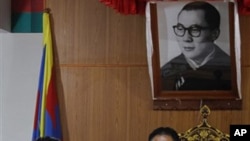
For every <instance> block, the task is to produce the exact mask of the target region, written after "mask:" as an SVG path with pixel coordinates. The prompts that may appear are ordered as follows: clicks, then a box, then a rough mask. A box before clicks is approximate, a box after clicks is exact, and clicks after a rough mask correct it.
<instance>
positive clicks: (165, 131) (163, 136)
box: [148, 127, 179, 141]
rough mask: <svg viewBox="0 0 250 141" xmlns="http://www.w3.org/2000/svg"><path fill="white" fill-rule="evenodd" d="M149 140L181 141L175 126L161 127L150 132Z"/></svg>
mask: <svg viewBox="0 0 250 141" xmlns="http://www.w3.org/2000/svg"><path fill="white" fill-rule="evenodd" d="M148 141H179V136H178V133H177V132H176V131H175V130H174V129H173V128H170V127H159V128H156V129H155V130H154V131H152V132H151V133H150V135H149V137H148Z"/></svg>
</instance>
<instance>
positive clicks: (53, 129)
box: [32, 12, 62, 141]
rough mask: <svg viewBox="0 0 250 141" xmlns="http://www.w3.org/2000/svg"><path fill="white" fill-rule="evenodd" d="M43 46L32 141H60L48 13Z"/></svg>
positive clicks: (45, 21) (44, 25)
mask: <svg viewBox="0 0 250 141" xmlns="http://www.w3.org/2000/svg"><path fill="white" fill-rule="evenodd" d="M43 46H44V48H43V55H42V61H41V67H40V76H39V84H38V92H37V101H36V102H37V103H36V110H35V119H34V129H33V137H32V141H38V140H46V139H48V138H50V140H53V139H54V140H55V141H61V140H62V133H61V124H60V117H59V104H58V99H57V92H56V83H55V72H54V64H53V48H52V39H51V29H50V18H49V13H48V12H44V13H43Z"/></svg>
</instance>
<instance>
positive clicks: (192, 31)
mask: <svg viewBox="0 0 250 141" xmlns="http://www.w3.org/2000/svg"><path fill="white" fill-rule="evenodd" d="M173 29H174V33H175V35H177V36H179V37H183V36H184V35H185V33H186V30H187V31H188V34H189V35H191V36H192V37H200V35H201V31H202V30H206V29H209V27H202V26H198V25H193V26H190V27H184V26H183V25H182V24H177V25H174V26H173Z"/></svg>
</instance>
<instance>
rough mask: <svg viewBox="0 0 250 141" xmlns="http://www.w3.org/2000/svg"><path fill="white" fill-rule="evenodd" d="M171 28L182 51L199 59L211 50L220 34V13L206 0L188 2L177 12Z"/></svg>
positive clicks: (191, 57)
mask: <svg viewBox="0 0 250 141" xmlns="http://www.w3.org/2000/svg"><path fill="white" fill-rule="evenodd" d="M173 28H174V32H175V35H176V37H177V41H178V43H179V46H180V49H181V51H182V53H183V54H184V55H185V56H186V57H188V58H190V59H193V60H197V61H199V59H201V58H203V56H206V55H207V54H209V53H210V52H211V51H212V50H213V47H214V41H215V40H216V39H217V38H218V36H219V34H220V13H219V11H218V10H217V9H216V8H215V7H214V6H213V5H211V4H210V3H208V2H205V1H194V2H190V3H188V4H186V5H185V6H184V7H183V8H182V9H181V11H180V12H179V14H178V16H177V24H176V25H174V26H173Z"/></svg>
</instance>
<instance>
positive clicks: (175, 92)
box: [149, 1, 241, 110]
mask: <svg viewBox="0 0 250 141" xmlns="http://www.w3.org/2000/svg"><path fill="white" fill-rule="evenodd" d="M149 9H150V12H149V13H150V30H151V36H152V37H151V39H152V50H153V51H152V57H151V58H150V59H151V60H150V61H151V63H152V64H151V65H152V86H153V90H152V91H153V102H154V109H180V110H182V109H199V108H200V107H201V106H202V105H204V104H206V105H208V106H209V107H210V108H212V109H241V96H240V94H239V87H238V86H239V83H237V68H236V66H237V65H236V62H237V61H236V57H235V56H236V55H235V38H234V37H235V24H234V21H235V13H234V3H232V2H224V1H167V2H166V1H159V2H153V3H150V4H149ZM237 63H240V62H237Z"/></svg>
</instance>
